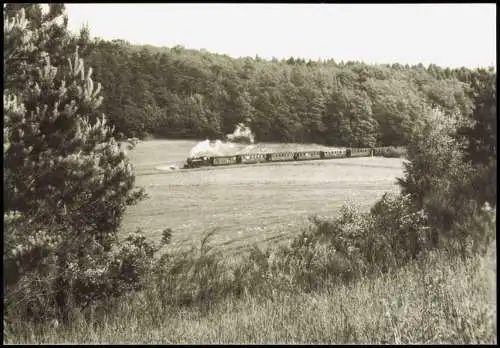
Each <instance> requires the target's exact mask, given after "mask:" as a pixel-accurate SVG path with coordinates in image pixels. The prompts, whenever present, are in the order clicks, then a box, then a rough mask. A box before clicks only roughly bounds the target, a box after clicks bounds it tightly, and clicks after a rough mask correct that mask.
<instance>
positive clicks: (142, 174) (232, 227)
mask: <svg viewBox="0 0 500 348" xmlns="http://www.w3.org/2000/svg"><path fill="white" fill-rule="evenodd" d="M196 143H197V142H196V141H186V140H150V141H144V142H140V143H139V144H138V145H137V147H136V148H135V149H134V150H132V151H131V152H130V153H129V155H130V158H131V160H132V163H133V164H134V170H135V172H136V184H137V185H138V186H141V187H144V188H145V189H146V192H147V194H148V195H149V198H148V199H146V200H144V201H142V202H140V203H139V204H138V205H136V206H133V207H130V208H129V209H128V211H127V213H126V215H125V218H124V221H123V224H122V233H123V235H126V234H128V233H130V232H134V231H136V230H137V228H141V229H142V231H143V233H144V234H145V235H146V236H148V237H149V238H151V239H153V240H159V239H160V238H161V232H162V231H163V230H164V229H165V228H171V229H172V230H173V232H174V234H173V238H172V245H173V246H179V247H184V246H190V245H192V244H193V243H194V242H196V241H198V240H199V239H200V236H201V234H202V233H204V232H207V231H208V230H211V229H216V235H215V236H214V244H218V245H224V248H225V249H226V250H230V251H235V250H238V249H241V248H245V247H247V246H248V245H251V244H253V243H257V245H259V246H264V245H268V244H275V243H279V242H282V241H286V240H289V239H290V238H291V237H293V235H294V234H296V233H298V232H299V231H300V230H301V229H302V228H304V227H306V226H307V225H308V223H309V222H308V217H309V216H311V215H313V214H318V215H324V216H334V215H335V214H336V212H337V211H338V209H339V208H340V206H341V205H342V204H344V203H346V202H347V201H351V202H353V203H356V204H359V205H360V206H361V207H362V208H363V209H367V210H368V209H369V208H370V206H371V205H372V204H373V203H374V202H375V201H376V200H377V199H379V198H380V197H381V196H382V195H383V193H384V192H387V191H397V190H398V187H397V185H396V178H397V177H400V176H402V174H403V173H402V160H401V159H399V158H382V157H367V158H349V159H335V160H318V161H306V162H283V163H273V164H268V163H262V164H256V165H238V166H228V167H209V168H199V169H188V170H184V169H170V167H171V166H172V167H173V168H181V167H182V165H183V163H184V162H185V160H186V157H187V154H188V153H189V150H190V149H191V148H192V147H193V146H194V145H195V144H196ZM159 168H160V169H159Z"/></svg>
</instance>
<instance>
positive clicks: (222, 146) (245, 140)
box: [189, 123, 255, 158]
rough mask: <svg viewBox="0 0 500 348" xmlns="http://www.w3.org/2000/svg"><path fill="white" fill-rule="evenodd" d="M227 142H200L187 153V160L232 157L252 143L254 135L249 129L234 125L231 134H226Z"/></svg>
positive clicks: (242, 125)
mask: <svg viewBox="0 0 500 348" xmlns="http://www.w3.org/2000/svg"><path fill="white" fill-rule="evenodd" d="M226 139H227V141H221V140H215V141H210V140H208V139H207V140H204V141H200V142H199V143H198V144H196V145H195V146H194V147H193V148H192V149H191V150H190V151H189V158H195V157H211V156H227V155H233V154H235V153H236V152H238V151H240V150H241V149H242V148H244V147H245V146H242V145H251V144H253V143H254V139H255V138H254V135H253V133H252V131H251V130H250V127H248V126H246V125H245V124H243V123H240V124H238V125H236V129H235V130H234V132H233V133H231V134H226Z"/></svg>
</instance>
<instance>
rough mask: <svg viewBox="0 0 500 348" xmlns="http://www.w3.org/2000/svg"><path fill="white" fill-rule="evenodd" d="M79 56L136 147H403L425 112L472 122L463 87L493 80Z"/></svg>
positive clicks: (436, 71)
mask: <svg viewBox="0 0 500 348" xmlns="http://www.w3.org/2000/svg"><path fill="white" fill-rule="evenodd" d="M84 51H85V54H84V55H85V57H86V61H88V62H89V65H90V66H92V67H93V68H94V69H95V70H94V72H95V76H96V79H98V80H99V81H102V82H103V87H104V91H105V95H104V96H105V98H106V103H105V105H104V112H105V113H106V115H107V116H108V117H109V118H110V120H111V122H112V123H113V124H114V125H115V126H116V131H117V132H119V133H123V134H124V135H126V136H139V137H142V136H145V135H147V134H150V135H153V136H155V137H177V138H206V137H208V138H217V137H221V136H223V135H224V134H226V133H229V132H232V131H233V130H234V127H235V125H236V124H237V123H239V122H247V123H249V125H250V127H251V128H252V130H254V132H255V133H256V138H257V140H258V141H289V142H316V143H323V144H328V145H344V146H361V147H364V146H373V145H378V146H388V145H396V146H398V145H404V144H406V143H407V140H408V139H407V137H408V132H409V130H410V129H411V128H412V127H413V125H414V123H415V120H416V119H417V118H418V117H419V115H421V114H422V112H423V110H424V109H425V107H428V106H431V107H436V106H439V107H440V108H441V109H442V111H444V113H445V114H447V115H451V114H457V113H458V112H462V113H463V114H470V112H471V110H472V103H473V97H472V94H471V91H470V88H469V86H470V83H471V82H472V81H474V80H475V79H478V78H481V77H482V76H484V75H489V74H491V72H492V71H486V70H474V71H472V70H468V69H465V68H462V69H449V68H446V69H442V68H440V67H437V66H435V65H430V66H429V67H428V68H425V67H424V66H423V65H418V66H412V67H410V66H408V65H406V66H402V65H399V64H393V65H367V64H364V63H361V62H347V63H343V62H342V63H337V62H335V61H334V60H329V61H322V62H318V61H316V62H315V61H308V62H306V61H304V60H302V59H294V58H290V59H288V60H281V61H279V60H276V59H274V60H272V61H267V60H262V59H260V58H259V57H255V58H240V59H233V58H230V57H228V56H225V55H219V54H213V53H209V52H206V51H197V50H189V49H184V48H182V47H179V46H177V47H174V48H156V47H151V46H133V45H130V44H128V43H126V42H124V41H121V40H115V41H112V42H108V41H103V40H95V41H93V42H92V43H91V44H89V45H88V46H87V47H85V50H84ZM495 76H496V73H495Z"/></svg>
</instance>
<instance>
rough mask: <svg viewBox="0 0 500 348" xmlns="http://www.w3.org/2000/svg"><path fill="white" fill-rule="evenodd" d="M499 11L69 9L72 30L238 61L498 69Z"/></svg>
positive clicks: (463, 7) (471, 7) (458, 7)
mask: <svg viewBox="0 0 500 348" xmlns="http://www.w3.org/2000/svg"><path fill="white" fill-rule="evenodd" d="M495 6H496V5H495V4H371V5H369V4H357V5H355V4H242V3H240V4H210V3H209V4H66V8H67V13H68V17H69V18H68V19H69V27H70V30H71V31H75V32H76V31H78V30H79V28H81V26H82V25H83V24H84V23H85V24H87V25H88V26H89V28H90V32H91V36H97V37H100V38H103V39H107V40H112V39H122V40H126V41H128V42H130V43H132V44H149V45H154V46H166V47H173V46H176V45H182V46H184V47H186V48H192V49H206V50H207V51H209V52H214V53H222V54H227V55H229V56H232V57H246V56H249V57H255V56H256V55H258V56H259V57H261V58H266V59H271V58H273V57H276V58H278V59H281V58H289V57H290V56H293V57H300V58H304V59H313V60H317V59H330V58H333V59H335V60H336V61H341V60H344V61H347V60H357V61H364V62H366V63H370V64H387V63H391V64H392V63H396V62H397V63H400V64H410V65H412V64H418V63H423V64H424V65H426V66H427V65H428V64H430V63H433V64H436V65H439V66H442V67H461V66H465V67H468V68H476V67H478V66H481V67H485V66H496V8H495Z"/></svg>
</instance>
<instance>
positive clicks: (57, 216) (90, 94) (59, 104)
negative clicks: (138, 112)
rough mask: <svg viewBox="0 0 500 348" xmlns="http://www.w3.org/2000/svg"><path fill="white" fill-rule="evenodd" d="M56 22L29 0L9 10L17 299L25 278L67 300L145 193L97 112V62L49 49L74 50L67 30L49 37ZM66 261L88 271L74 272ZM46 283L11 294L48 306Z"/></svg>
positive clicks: (11, 226) (8, 269) (8, 164)
mask: <svg viewBox="0 0 500 348" xmlns="http://www.w3.org/2000/svg"><path fill="white" fill-rule="evenodd" d="M53 20H54V19H52V20H51V21H50V22H49V23H47V22H44V20H43V18H42V23H41V24H40V25H33V23H32V22H30V20H29V19H28V18H27V17H26V15H25V9H24V8H20V9H19V11H17V12H15V13H14V14H13V13H12V12H9V11H5V10H4V43H5V48H4V76H5V77H6V79H5V85H4V217H5V222H6V223H5V225H4V251H5V254H4V270H5V273H6V281H5V282H4V286H5V289H6V290H5V291H6V295H7V296H6V297H9V296H11V294H12V292H9V289H12V286H14V287H15V286H16V284H19V282H25V283H28V284H31V282H32V281H33V280H35V279H38V281H40V279H45V280H46V281H47V283H46V285H47V287H46V288H45V290H43V291H51V292H53V293H52V295H53V296H52V297H50V298H53V301H55V302H56V303H57V304H58V306H59V307H64V306H65V304H66V303H67V301H66V300H67V296H68V294H70V293H71V292H72V289H76V290H75V291H81V288H78V287H76V288H73V287H72V285H71V284H74V283H75V281H77V280H78V279H80V281H83V280H81V278H79V277H81V276H82V274H84V273H83V271H85V270H88V269H93V268H95V267H97V266H98V265H99V264H101V265H102V263H103V262H105V258H104V255H106V254H105V252H106V251H109V250H111V248H112V247H113V246H115V245H117V236H116V231H117V228H118V226H119V224H120V222H121V219H122V216H123V213H124V212H125V208H126V207H127V205H130V204H134V203H135V202H137V201H138V200H139V199H141V198H143V197H144V195H143V191H142V190H141V189H136V188H135V187H134V180H135V177H134V174H133V171H132V167H131V164H130V162H129V160H128V159H127V157H126V150H125V148H124V147H123V146H122V145H121V144H119V143H117V142H116V141H115V140H114V139H113V137H112V136H111V134H112V129H111V128H110V127H108V126H107V123H106V118H105V117H104V115H102V114H101V113H100V112H99V107H100V105H101V103H102V100H103V98H102V97H101V96H100V95H99V94H100V91H101V85H100V84H99V83H97V84H96V83H94V81H93V80H92V68H86V67H85V65H84V62H83V60H82V59H80V58H79V56H78V50H76V52H75V53H74V54H73V56H72V57H71V58H69V57H66V61H65V64H64V65H62V64H61V65H55V63H54V62H53V59H52V54H51V52H50V50H49V51H45V50H43V48H48V49H49V48H50V49H53V50H54V52H56V53H55V55H56V56H58V55H60V56H58V57H59V58H61V57H62V56H63V52H64V50H65V49H67V47H66V46H65V45H66V44H67V42H66V41H64V40H63V41H59V42H56V38H57V37H59V38H61V37H65V36H64V35H62V36H53V35H50V33H52V32H53V27H52V24H51V23H53ZM57 25H58V26H59V24H57ZM59 60H60V61H61V59H59ZM19 61H22V62H23V63H22V64H18V62H19ZM90 260H92V261H90ZM108 261H109V260H108ZM71 265H73V266H71ZM68 267H69V268H72V267H77V268H78V269H79V270H80V271H82V272H77V271H76V270H75V269H74V268H73V271H72V272H70V274H68V272H67V269H68ZM49 275H50V276H49ZM85 282H87V284H88V281H87V280H85ZM37 284H38V283H37ZM40 284H41V282H40V283H39V284H38V285H36V286H37V288H36V289H37V290H34V289H33V288H32V287H31V286H35V285H28V286H24V287H21V288H22V289H25V290H22V291H19V289H18V290H16V291H14V292H13V293H14V294H17V295H19V294H21V295H24V296H25V297H24V298H23V301H25V302H26V301H27V302H26V303H27V304H26V307H25V308H26V311H27V312H26V313H25V315H27V316H28V317H30V316H31V317H34V316H35V314H33V311H35V309H36V308H38V309H39V313H38V315H45V314H43V313H45V312H47V308H43V306H42V308H39V307H37V306H36V305H35V303H38V304H40V303H39V302H36V301H38V299H39V297H37V296H38V295H39V293H37V292H38V291H42V290H40ZM90 288H92V287H90ZM26 289H27V290H26ZM78 289H80V290H78ZM87 289H88V287H87ZM94 290H95V289H94ZM94 290H93V291H94ZM23 291H25V292H23ZM26 291H27V292H26ZM94 292H95V291H94ZM46 295H47V294H46ZM72 295H75V294H72ZM80 295H81V293H80ZM9 298H10V297H9ZM27 298H28V299H31V300H29V301H28V300H26V299H27ZM64 299H66V300H64ZM87 300H88V299H87ZM30 301H32V302H30ZM33 301H35V302H33ZM8 303H11V302H9V301H7V302H6V306H7V304H8Z"/></svg>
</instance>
